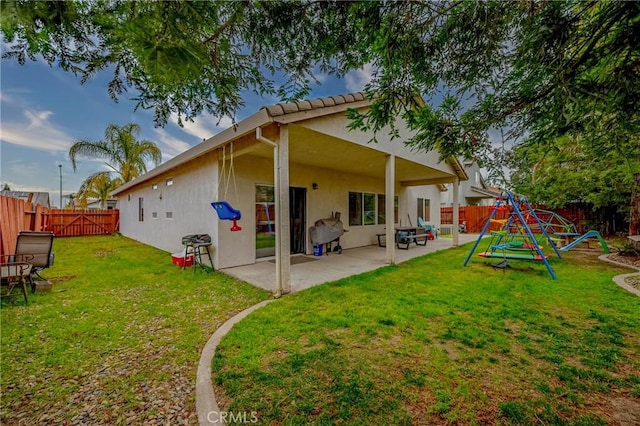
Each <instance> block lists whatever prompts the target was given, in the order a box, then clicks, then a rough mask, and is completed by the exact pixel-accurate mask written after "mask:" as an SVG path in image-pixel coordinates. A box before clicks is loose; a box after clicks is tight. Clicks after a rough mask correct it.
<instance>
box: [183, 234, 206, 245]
mask: <svg viewBox="0 0 640 426" xmlns="http://www.w3.org/2000/svg"><path fill="white" fill-rule="evenodd" d="M182 244H183V245H195V244H211V236H210V235H209V234H191V235H185V236H184V237H182Z"/></svg>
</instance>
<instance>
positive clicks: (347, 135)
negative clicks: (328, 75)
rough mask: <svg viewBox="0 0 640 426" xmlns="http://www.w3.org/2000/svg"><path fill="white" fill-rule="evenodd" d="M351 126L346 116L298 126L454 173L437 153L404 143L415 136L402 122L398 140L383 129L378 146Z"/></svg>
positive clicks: (320, 118) (370, 134)
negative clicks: (440, 159)
mask: <svg viewBox="0 0 640 426" xmlns="http://www.w3.org/2000/svg"><path fill="white" fill-rule="evenodd" d="M349 124H350V120H349V119H348V118H347V116H346V115H330V116H324V117H318V118H314V119H311V120H307V121H304V122H301V123H298V125H300V126H302V127H306V128H308V129H312V130H315V131H317V132H320V133H324V134H327V135H330V136H334V137H336V138H339V139H343V140H346V141H349V142H352V143H355V144H357V145H361V146H364V147H367V148H374V149H377V150H380V151H383V152H387V153H389V154H394V155H396V157H399V158H404V159H407V160H411V161H413V162H416V163H419V164H423V165H427V166H429V167H431V168H433V169H435V170H440V171H443V172H446V173H452V169H451V166H450V165H449V164H447V163H441V162H440V161H439V153H438V152H437V151H429V152H423V151H412V150H411V148H410V147H408V146H407V145H405V144H404V141H407V140H409V139H410V138H411V137H412V136H413V133H411V132H410V131H409V130H408V129H406V127H405V125H404V124H403V123H402V122H401V121H399V123H398V129H397V130H398V137H397V138H395V139H393V140H390V136H389V135H388V129H383V130H381V131H380V132H379V133H378V135H377V140H378V142H377V143H376V144H372V143H371V142H370V140H371V136H372V133H369V132H363V131H360V130H349V129H348V126H349Z"/></svg>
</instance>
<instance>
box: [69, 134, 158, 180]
mask: <svg viewBox="0 0 640 426" xmlns="http://www.w3.org/2000/svg"><path fill="white" fill-rule="evenodd" d="M139 134H140V126H139V125H138V124H135V123H129V124H126V125H124V126H122V127H121V126H118V125H115V124H109V125H108V126H107V128H106V130H105V131H104V140H102V141H90V140H79V141H77V142H75V143H74V144H73V145H72V146H71V148H69V158H70V159H71V165H72V166H73V170H74V171H75V170H76V156H78V155H80V156H84V157H89V158H102V159H104V160H105V163H106V165H107V166H109V167H110V168H111V169H112V170H113V171H114V172H116V173H117V174H118V175H119V176H120V179H121V180H122V182H123V183H126V182H129V181H131V180H133V179H134V178H136V177H138V176H140V175H142V174H143V173H146V171H147V166H146V162H147V161H153V162H154V163H155V165H156V166H157V165H158V164H160V161H161V160H162V153H161V152H160V148H158V146H157V145H156V144H155V143H154V142H151V141H147V140H142V141H139V140H138V139H137V137H138V135H139ZM110 173H111V172H110V171H105V172H98V173H96V174H94V175H91V176H90V177H89V178H87V181H88V180H90V179H93V178H94V177H95V175H97V174H110ZM87 181H85V183H87ZM83 186H84V183H83Z"/></svg>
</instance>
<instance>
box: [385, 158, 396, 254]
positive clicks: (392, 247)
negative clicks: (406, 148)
mask: <svg viewBox="0 0 640 426" xmlns="http://www.w3.org/2000/svg"><path fill="white" fill-rule="evenodd" d="M395 189H396V156H395V155H394V154H389V155H387V158H386V162H385V185H384V193H385V197H384V200H385V206H384V215H385V217H386V219H385V223H386V230H385V234H386V235H385V240H386V241H387V263H390V264H394V263H396V244H395V242H396V230H395V216H394V211H393V201H394V199H395V197H396V193H395Z"/></svg>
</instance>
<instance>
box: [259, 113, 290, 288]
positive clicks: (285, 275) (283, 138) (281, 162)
mask: <svg viewBox="0 0 640 426" xmlns="http://www.w3.org/2000/svg"><path fill="white" fill-rule="evenodd" d="M256 139H257V140H258V141H260V142H262V143H266V144H267V145H269V146H271V147H273V195H274V198H275V200H274V201H275V210H276V223H275V225H276V226H275V228H276V292H275V294H274V297H275V298H278V297H280V296H282V295H283V294H287V293H290V292H291V258H290V256H289V252H290V243H289V232H290V230H289V128H288V126H286V125H284V126H282V127H280V135H279V139H278V143H275V142H273V141H271V140H269V139H267V138H265V137H264V136H262V129H261V128H260V127H257V128H256ZM285 233H286V237H285Z"/></svg>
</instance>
